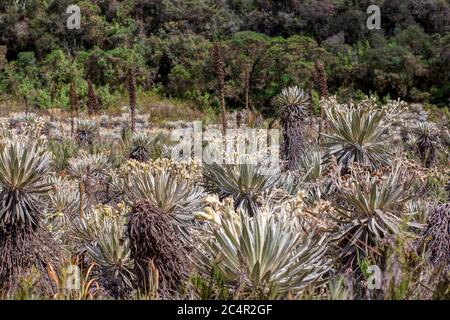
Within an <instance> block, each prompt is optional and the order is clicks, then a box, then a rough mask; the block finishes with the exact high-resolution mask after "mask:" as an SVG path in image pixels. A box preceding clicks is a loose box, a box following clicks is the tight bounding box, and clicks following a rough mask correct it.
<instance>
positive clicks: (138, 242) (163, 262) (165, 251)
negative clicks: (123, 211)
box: [126, 200, 189, 298]
mask: <svg viewBox="0 0 450 320" xmlns="http://www.w3.org/2000/svg"><path fill="white" fill-rule="evenodd" d="M172 220H173V218H172V216H171V215H169V214H167V213H166V212H163V211H162V210H161V209H160V208H158V207H156V206H155V205H153V204H151V203H150V202H148V201H145V200H138V201H137V202H135V203H134V204H133V209H132V212H131V215H130V219H129V222H128V225H127V231H126V232H127V235H128V237H129V239H130V244H131V258H132V259H133V260H134V265H135V271H134V272H135V274H136V276H137V280H138V282H137V287H138V289H139V290H140V291H141V292H144V293H145V292H147V291H149V285H150V284H149V283H148V282H149V279H152V275H151V274H150V272H152V269H153V270H155V269H156V270H157V271H158V275H159V277H158V295H159V296H160V297H162V298H169V297H171V296H172V295H173V294H174V293H175V292H176V291H177V290H178V289H179V288H180V286H181V283H182V281H183V279H184V278H185V277H186V276H187V274H188V269H189V260H188V251H187V248H186V246H185V245H184V243H183V240H182V239H181V236H180V234H179V233H178V232H177V231H176V230H175V229H174V223H173V221H172ZM152 266H153V267H154V268H152ZM153 272H154V271H153Z"/></svg>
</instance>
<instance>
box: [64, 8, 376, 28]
mask: <svg viewBox="0 0 450 320" xmlns="http://www.w3.org/2000/svg"><path fill="white" fill-rule="evenodd" d="M66 13H67V14H69V15H70V16H69V17H68V18H67V21H66V25H67V29H69V30H80V29H81V9H80V7H79V6H77V5H75V4H72V5H70V6H68V7H67V9H66ZM367 14H369V15H370V16H369V17H368V18H367V20H366V26H367V29H369V30H379V29H381V9H380V7H379V6H377V5H375V4H372V5H370V6H369V7H367Z"/></svg>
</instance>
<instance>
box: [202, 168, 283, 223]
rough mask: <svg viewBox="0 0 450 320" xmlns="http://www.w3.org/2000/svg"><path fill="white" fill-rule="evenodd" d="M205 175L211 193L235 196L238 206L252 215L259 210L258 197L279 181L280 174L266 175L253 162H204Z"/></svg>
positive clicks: (235, 202) (225, 196)
mask: <svg viewBox="0 0 450 320" xmlns="http://www.w3.org/2000/svg"><path fill="white" fill-rule="evenodd" d="M203 177H204V183H205V187H206V190H207V191H208V192H209V193H213V194H214V193H215V194H217V195H219V197H220V198H221V199H224V198H227V197H229V196H231V197H233V199H234V204H235V206H236V208H238V207H244V208H245V209H246V210H247V212H248V213H249V214H250V215H254V214H255V213H256V212H257V207H258V204H257V200H258V197H260V196H262V194H263V193H264V192H265V191H268V190H270V189H271V188H274V187H275V186H276V185H277V183H278V182H279V176H276V175H265V174H263V173H262V172H261V168H260V167H259V166H257V165H253V164H237V165H234V164H223V165H219V164H217V163H213V164H204V166H203Z"/></svg>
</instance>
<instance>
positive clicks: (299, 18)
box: [0, 0, 450, 113]
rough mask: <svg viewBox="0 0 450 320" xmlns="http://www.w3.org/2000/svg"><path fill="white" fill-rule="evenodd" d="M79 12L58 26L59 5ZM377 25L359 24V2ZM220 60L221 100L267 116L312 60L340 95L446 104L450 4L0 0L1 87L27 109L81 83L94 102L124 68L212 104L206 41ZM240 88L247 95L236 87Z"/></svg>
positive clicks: (62, 97) (62, 11) (302, 81)
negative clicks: (374, 13)
mask: <svg viewBox="0 0 450 320" xmlns="http://www.w3.org/2000/svg"><path fill="white" fill-rule="evenodd" d="M71 4H77V5H78V6H79V7H80V9H81V18H82V19H81V26H82V28H81V30H68V29H67V27H66V20H67V18H68V17H69V15H68V14H66V9H67V7H68V6H69V5H71ZM370 4H378V5H379V6H380V7H381V12H382V13H381V14H382V16H381V26H382V30H368V29H367V27H366V20H367V18H368V14H367V13H366V10H367V7H368V6H369V5H370ZM214 43H218V44H219V46H220V48H221V50H222V56H223V57H224V60H225V61H224V65H225V99H226V102H227V105H228V106H230V107H235V108H240V107H242V106H244V104H245V101H249V103H250V105H251V106H252V107H254V108H256V109H259V110H262V111H264V112H267V113H270V112H271V110H272V97H273V96H275V95H277V94H278V93H279V92H280V91H281V90H282V88H284V87H286V86H289V85H293V84H296V85H299V86H303V87H305V88H307V87H308V86H309V84H310V83H311V82H312V81H313V79H314V70H315V68H314V66H315V62H316V61H317V60H319V61H321V62H322V64H323V65H324V66H325V69H326V73H327V78H328V86H329V88H330V91H331V92H332V93H336V94H338V96H339V97H341V98H342V99H349V98H358V97H360V96H362V95H364V94H369V93H373V94H377V95H378V96H380V97H386V96H389V97H391V98H397V97H398V98H401V99H404V100H407V101H420V102H422V101H423V102H430V103H433V104H437V105H441V106H448V104H449V102H450V101H449V100H450V4H449V2H448V1H445V0H423V1H416V0H409V1H408V0H407V1H405V0H389V1H380V0H373V1H364V0H363V1H352V0H334V1H333V0H291V1H289V0H286V1H267V0H260V1H248V0H227V1H225V0H222V1H221V0H215V1H214V0H185V1H179V0H123V1H121V0H97V1H95V0H90V1H89V0H83V1H76V0H58V1H50V0H26V1H25V0H14V1H13V0H5V1H2V2H1V3H0V70H1V74H0V91H1V92H5V93H10V94H14V95H15V96H16V97H17V98H20V99H23V101H24V103H25V104H26V105H27V106H30V107H32V108H49V107H54V106H59V107H65V106H68V105H69V87H70V84H71V83H72V82H73V83H74V84H75V86H76V88H77V94H78V97H79V98H80V99H85V98H83V97H86V95H87V80H90V81H92V83H93V84H94V87H95V90H96V92H97V95H98V97H99V102H100V105H102V106H103V107H104V108H106V107H108V105H110V104H113V103H114V101H116V100H117V97H119V96H120V95H122V93H123V92H124V90H126V88H125V86H124V83H125V82H126V81H125V80H126V76H127V72H128V70H129V69H130V68H131V67H132V68H134V70H135V73H136V77H137V84H138V87H139V88H140V89H141V90H150V89H152V90H156V91H158V92H159V93H161V94H163V95H167V96H173V97H179V98H182V99H190V100H192V101H194V103H195V104H196V105H197V106H198V107H199V108H202V107H208V106H210V105H211V104H213V105H214V104H216V105H217V104H218V102H217V99H216V94H215V88H216V79H215V72H214V63H213V57H212V53H211V51H212V47H213V44H214ZM247 94H248V95H247Z"/></svg>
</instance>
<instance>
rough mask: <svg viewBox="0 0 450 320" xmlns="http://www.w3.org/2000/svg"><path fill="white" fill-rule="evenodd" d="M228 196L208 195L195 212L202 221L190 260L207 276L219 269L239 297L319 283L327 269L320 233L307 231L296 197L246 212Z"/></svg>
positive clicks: (274, 294)
mask: <svg viewBox="0 0 450 320" xmlns="http://www.w3.org/2000/svg"><path fill="white" fill-rule="evenodd" d="M234 208H235V206H234V204H233V200H232V199H231V198H227V199H225V200H224V201H223V202H220V201H219V199H218V198H210V199H209V206H208V207H206V209H205V211H203V212H197V213H196V216H197V217H198V218H199V219H201V220H204V221H207V223H206V225H205V226H204V227H203V228H202V230H201V232H200V234H199V237H198V239H197V242H196V244H197V255H196V257H195V260H194V264H196V265H197V267H198V270H200V272H201V273H202V274H203V275H204V276H208V275H210V274H211V271H212V270H213V269H214V268H217V269H218V270H219V271H220V274H221V275H222V277H223V281H224V285H226V287H227V288H228V289H229V290H233V289H234V290H236V291H238V293H235V294H237V295H239V296H240V297H250V298H263V299H264V298H266V299H267V298H283V297H286V296H287V295H288V294H292V295H296V294H298V293H299V292H301V290H302V289H304V288H305V287H307V286H309V285H313V284H319V283H320V280H321V278H322V276H323V275H324V274H325V273H326V272H327V271H328V270H329V264H328V260H327V259H326V258H325V254H326V250H327V246H326V240H325V237H324V236H320V235H318V234H317V233H316V232H315V231H314V230H309V231H308V232H305V231H304V229H303V228H302V223H301V221H300V218H299V211H298V210H299V209H300V206H299V203H294V202H292V203H288V205H287V206H286V203H285V204H283V205H274V204H272V203H271V202H270V201H268V202H267V203H266V205H264V206H262V207H261V208H259V209H258V213H257V214H255V215H254V216H253V217H250V215H249V214H248V213H246V212H245V210H235V209H234Z"/></svg>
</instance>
